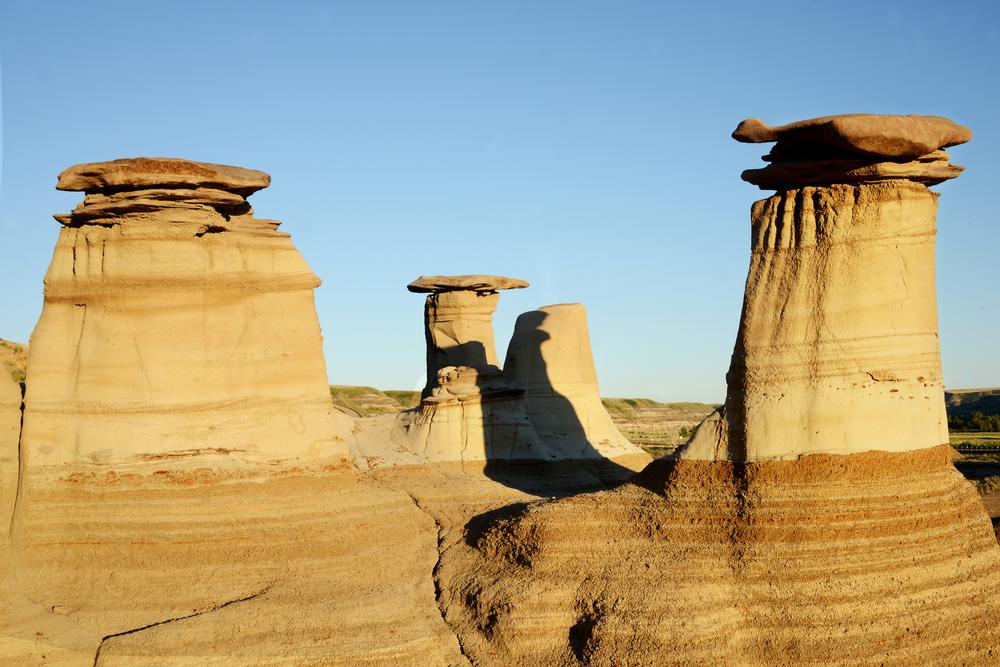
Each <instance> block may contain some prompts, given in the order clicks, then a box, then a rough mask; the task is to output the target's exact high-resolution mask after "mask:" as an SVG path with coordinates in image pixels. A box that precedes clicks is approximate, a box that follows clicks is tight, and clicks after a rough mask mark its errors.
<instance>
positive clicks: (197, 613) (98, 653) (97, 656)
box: [94, 584, 274, 667]
mask: <svg viewBox="0 0 1000 667" xmlns="http://www.w3.org/2000/svg"><path fill="white" fill-rule="evenodd" d="M273 586H274V584H268V585H267V586H266V587H265V588H262V589H261V590H259V591H257V592H256V593H251V594H250V595H246V596H244V597H241V598H235V599H233V600H227V601H225V602H223V603H221V604H217V605H214V606H212V607H209V608H208V609H202V610H200V611H195V612H192V613H190V614H185V615H184V616H175V617H173V618H168V619H165V620H163V621H156V622H155V623H149V624H147V625H143V626H140V627H138V628H132V629H131V630H123V631H121V632H115V633H112V634H110V635H104V636H103V637H102V638H101V641H100V643H99V644H98V645H97V651H96V652H95V653H94V667H97V663H98V661H99V660H100V659H101V649H102V648H104V642H106V641H108V640H109V639H113V638H114V637H122V636H124V635H131V634H134V633H136V632H142V631H143V630H148V629H150V628H155V627H156V626H158V625H166V624H167V623H173V622H174V621H183V620H185V619H188V618H194V617H195V616H204V615H205V614H211V613H212V612H213V611H218V610H220V609H223V608H225V607H228V606H229V605H233V604H236V603H237V602H246V601H248V600H253V599H254V598H259V597H260V596H261V595H263V594H264V593H267V592H268V591H269V590H271V588H272V587H273Z"/></svg>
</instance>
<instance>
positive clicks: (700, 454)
mask: <svg viewBox="0 0 1000 667" xmlns="http://www.w3.org/2000/svg"><path fill="white" fill-rule="evenodd" d="M828 120H829V119H820V120H818V121H816V122H815V124H816V125H824V123H826V121H828ZM871 120H872V124H871V126H868V125H866V124H865V123H864V122H863V120H858V119H857V118H856V117H855V118H854V119H853V120H852V121H851V123H848V124H846V125H844V124H843V123H840V124H839V125H838V123H834V125H838V126H839V127H840V128H841V129H840V131H839V134H835V136H846V137H847V139H848V141H847V142H846V144H847V146H848V147H849V146H851V145H853V144H852V143H851V142H853V141H857V142H859V143H860V142H861V140H862V139H864V138H865V137H868V136H869V135H873V136H875V138H876V139H877V138H878V137H877V135H879V134H881V135H884V137H883V139H884V142H882V143H884V144H886V145H890V146H895V145H899V144H905V143H916V142H915V140H914V139H913V137H912V136H911V135H913V134H914V133H915V132H914V130H913V128H912V122H911V121H910V120H908V119H907V118H897V117H875V118H872V119H871ZM857 123H860V129H858V127H859V126H858V125H857ZM932 125H934V124H933V123H932ZM797 126H798V127H803V126H809V122H808V121H807V122H806V123H804V124H798V125H797ZM917 134H919V136H921V137H923V136H924V135H925V133H924V132H922V131H921V132H919V133H917ZM767 136H772V135H767ZM942 136H943V138H942V137H939V138H938V139H937V140H936V141H932V142H931V145H930V146H929V147H928V146H927V145H921V146H919V150H926V149H928V148H929V150H930V151H931V152H934V151H937V150H939V149H940V148H942V147H943V146H944V145H945V144H946V143H948V142H951V141H953V137H952V135H948V134H947V133H945V135H942ZM778 137H779V142H782V141H784V142H786V144H787V145H786V146H784V147H783V148H782V151H787V153H788V154H794V155H796V156H798V157H802V158H807V159H809V160H812V161H815V162H823V161H825V160H827V158H830V159H829V161H830V162H833V161H834V160H835V159H836V160H839V159H840V157H842V155H843V153H844V152H845V151H848V148H845V142H843V141H841V140H840V139H836V140H825V139H824V138H823V137H824V135H822V134H808V135H806V137H807V138H808V142H806V143H802V144H799V143H798V142H797V140H796V138H795V135H790V134H789V135H782V134H781V133H778ZM865 140H866V141H867V139H865ZM933 144H937V145H933ZM880 145H882V144H881V143H880V142H879V141H874V142H873V143H866V144H865V146H869V147H871V146H875V147H877V146H880ZM872 150H873V149H871V148H869V149H868V150H867V152H862V151H856V152H855V153H854V154H853V156H854V157H856V158H857V159H858V160H859V161H862V162H864V161H868V162H869V163H871V164H876V163H879V161H896V160H900V159H907V158H908V157H909V156H907V155H899V154H895V153H892V154H890V151H888V150H885V151H883V152H882V153H879V152H877V150H876V152H874V153H873V152H872ZM914 150H918V149H914ZM831 155H832V156H833V157H830V156H831ZM826 166H827V167H830V168H829V169H828V170H827V172H826V173H827V174H828V176H829V178H830V182H829V184H827V185H824V186H822V187H814V186H812V185H810V182H811V181H809V177H808V175H807V178H806V181H807V182H805V183H804V182H800V181H798V180H796V179H794V177H793V176H794V173H795V171H794V170H788V171H787V172H785V173H786V174H790V175H791V176H788V177H787V178H786V180H784V181H783V182H782V183H781V185H780V190H779V193H778V194H777V195H775V196H773V197H770V198H768V199H765V200H764V201H762V202H758V203H757V204H755V205H754V207H753V210H752V216H753V253H752V259H751V266H750V273H749V277H748V280H747V293H746V300H745V303H744V308H743V314H742V317H741V323H740V332H739V337H738V340H737V343H736V346H735V349H734V352H733V358H732V364H731V367H730V371H729V374H728V376H727V380H728V387H729V390H728V396H727V400H726V403H725V406H724V409H723V410H722V411H721V412H720V413H717V414H716V415H715V416H714V417H713V418H712V419H710V420H707V421H706V422H705V423H704V424H703V425H702V426H701V428H699V430H698V432H697V433H696V435H695V437H694V438H693V440H692V442H691V443H690V444H689V445H688V446H687V447H686V449H685V450H684V451H683V452H682V453H681V454H680V455H678V456H676V457H671V458H668V459H660V460H658V461H655V462H654V463H652V464H650V465H649V466H648V467H647V468H646V469H645V470H644V471H643V472H641V473H640V474H639V475H637V476H636V478H635V479H634V480H633V481H632V483H629V484H626V485H625V486H623V487H621V488H619V489H616V490H614V491H611V492H602V493H595V494H589V495H581V496H576V497H573V498H568V499H564V500H560V501H548V502H541V503H535V504H532V505H528V506H526V507H521V508H513V507H512V508H511V509H510V511H509V512H508V513H507V518H504V519H501V520H500V521H498V522H495V523H494V524H493V525H492V526H490V527H488V528H486V529H479V530H478V531H477V532H476V533H470V535H469V538H468V542H469V543H470V544H471V546H469V547H468V548H454V549H452V550H451V551H449V552H447V553H446V554H445V556H444V558H443V559H442V564H441V566H440V567H439V579H440V585H441V587H442V590H443V591H444V595H443V599H444V600H445V602H444V603H443V606H444V607H445V609H446V617H447V620H448V621H449V624H450V625H452V627H454V628H456V631H457V632H458V634H459V638H460V641H461V643H462V646H463V648H464V649H465V650H466V653H467V654H469V655H470V656H471V657H472V659H473V661H474V662H475V663H476V664H483V665H502V664H549V665H575V664H580V663H584V664H605V663H607V664H611V663H615V664H617V663H628V664H636V665H654V664H668V663H671V664H673V663H731V664H798V663H801V662H810V663H811V664H831V665H832V664H836V665H862V664H873V663H880V664H915V663H935V664H992V663H995V662H997V660H998V659H1000V655H998V654H997V649H996V646H997V644H998V641H1000V591H998V589H997V587H996V586H995V581H994V580H995V576H994V575H995V572H996V570H997V568H998V567H1000V549H998V547H997V544H996V541H995V539H994V536H993V531H992V528H991V526H990V522H989V519H988V517H987V515H986V513H985V511H984V510H983V507H982V505H981V503H980V502H979V499H978V497H977V494H976V492H975V490H974V489H973V487H972V486H971V485H969V484H968V483H967V482H966V481H965V480H964V479H963V478H962V476H961V475H960V474H959V473H958V472H957V471H956V470H955V468H954V466H953V465H952V463H951V454H952V452H951V449H950V447H949V446H948V445H946V444H942V443H945V442H946V439H945V435H946V434H945V431H944V426H943V424H944V421H943V420H944V405H943V399H942V395H941V387H940V377H941V370H940V361H939V354H938V348H937V327H936V306H935V303H934V248H933V244H934V234H935V229H934V208H935V204H936V195H935V194H934V193H932V192H930V191H929V190H927V188H926V185H925V184H924V183H923V182H922V181H921V179H919V178H915V179H914V178H895V179H889V180H883V179H874V180H873V181H871V182H869V181H857V180H855V177H856V175H855V174H853V173H848V174H845V175H843V177H842V178H840V177H838V176H837V172H836V170H835V169H834V168H833V165H829V164H828V165H826ZM496 514H500V513H496Z"/></svg>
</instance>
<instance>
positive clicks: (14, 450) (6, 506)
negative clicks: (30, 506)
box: [0, 367, 21, 545]
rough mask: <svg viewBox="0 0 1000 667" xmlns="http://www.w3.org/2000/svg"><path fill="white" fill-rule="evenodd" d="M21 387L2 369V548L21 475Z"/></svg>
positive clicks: (0, 499)
mask: <svg viewBox="0 0 1000 667" xmlns="http://www.w3.org/2000/svg"><path fill="white" fill-rule="evenodd" d="M20 437H21V385H20V384H18V383H17V382H15V381H14V378H12V377H11V376H10V375H9V374H8V373H7V372H6V369H4V368H2V367H0V545H3V544H5V543H6V542H7V536H8V529H9V527H10V523H11V519H12V518H13V512H14V503H15V499H16V498H17V480H18V477H19V474H20V471H19V468H20V461H21V457H20V452H19V449H20V447H19V441H20Z"/></svg>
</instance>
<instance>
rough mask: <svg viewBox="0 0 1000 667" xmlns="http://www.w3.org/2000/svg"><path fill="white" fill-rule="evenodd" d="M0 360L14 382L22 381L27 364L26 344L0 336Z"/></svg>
mask: <svg viewBox="0 0 1000 667" xmlns="http://www.w3.org/2000/svg"><path fill="white" fill-rule="evenodd" d="M0 360H2V361H3V366H4V368H5V369H7V372H8V373H10V376H11V377H12V378H13V379H14V382H24V376H25V368H26V367H27V365H28V346H27V345H21V344H20V343H15V342H13V341H9V340H4V339H3V338H0Z"/></svg>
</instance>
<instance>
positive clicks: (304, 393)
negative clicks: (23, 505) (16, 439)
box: [22, 158, 350, 465]
mask: <svg viewBox="0 0 1000 667" xmlns="http://www.w3.org/2000/svg"><path fill="white" fill-rule="evenodd" d="M269 182H270V177H269V176H268V175H267V174H265V173H263V172H260V171H253V170H249V169H241V168H239V167H229V166H224V165H215V164H206V163H200V162H189V161H187V160H176V159H165V158H135V159H125V160H115V161H112V162H101V163H94V164H82V165H77V166H74V167H71V168H70V169H67V170H66V171H65V172H63V173H62V174H61V175H60V177H59V182H58V185H57V187H58V188H59V189H61V190H82V191H84V192H85V193H86V197H85V199H84V201H83V202H82V203H81V204H80V205H79V206H77V207H76V209H74V211H73V212H72V213H71V214H69V215H59V216H56V218H57V219H58V220H59V221H60V222H61V223H62V225H63V228H62V230H61V232H60V235H59V240H58V242H57V244H56V249H55V253H54V255H53V258H52V263H51V265H50V266H49V270H48V273H47V274H46V277H45V302H44V307H43V310H42V315H41V318H40V319H39V321H38V324H37V326H36V328H35V331H34V333H33V334H32V337H31V350H30V357H29V362H28V387H29V388H28V391H27V395H26V409H25V416H24V431H23V437H22V449H23V451H24V452H25V455H26V457H27V460H28V463H29V465H40V464H63V463H109V462H127V461H143V460H146V461H148V460H162V459H174V458H179V457H181V458H182V457H188V456H194V455H217V456H222V457H230V458H231V457H237V458H240V459H259V460H273V459H307V458H308V459H320V458H326V457H337V456H342V455H344V454H345V453H346V451H347V446H346V439H347V438H348V437H349V434H350V423H349V419H348V418H347V417H344V416H342V415H337V414H334V413H333V410H332V407H331V404H330V397H329V386H328V381H327V377H326V365H325V362H324V359H323V354H322V349H321V341H322V339H321V335H320V328H319V321H318V319H317V317H316V310H315V307H314V304H313V290H314V289H315V288H316V287H317V286H318V285H319V284H320V280H319V278H317V277H316V275H315V274H313V272H312V271H310V269H309V267H308V266H307V265H306V263H305V261H304V259H303V258H302V256H301V255H300V254H299V252H298V250H296V248H295V246H294V245H292V242H291V239H290V237H289V235H288V234H286V233H283V232H280V231H278V225H279V224H280V223H278V222H277V221H274V220H262V219H258V218H255V217H254V215H253V211H252V210H251V208H250V205H249V204H248V203H247V201H246V197H247V196H248V195H250V194H251V193H252V192H255V191H256V190H259V189H261V188H264V187H266V186H267V185H268V184H269Z"/></svg>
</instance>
